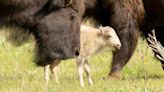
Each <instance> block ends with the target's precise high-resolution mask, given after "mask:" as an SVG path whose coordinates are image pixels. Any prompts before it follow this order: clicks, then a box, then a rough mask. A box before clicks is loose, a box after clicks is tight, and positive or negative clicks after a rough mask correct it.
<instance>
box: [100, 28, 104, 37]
mask: <svg viewBox="0 0 164 92" xmlns="http://www.w3.org/2000/svg"><path fill="white" fill-rule="evenodd" d="M103 34H104V30H103V27H99V35H103Z"/></svg>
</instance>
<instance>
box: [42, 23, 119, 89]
mask: <svg viewBox="0 0 164 92" xmlns="http://www.w3.org/2000/svg"><path fill="white" fill-rule="evenodd" d="M80 32H81V34H80V41H81V46H80V47H81V48H80V55H79V56H78V57H77V58H76V62H77V71H78V76H79V81H80V84H81V86H82V87H84V82H83V70H85V72H86V74H87V78H88V82H89V84H90V85H91V84H92V79H91V74H90V67H89V65H88V64H89V63H88V58H89V57H91V56H92V55H94V54H96V53H98V52H99V51H100V50H102V49H103V48H105V47H109V48H111V49H112V50H116V49H120V48H121V42H120V40H119V38H118V36H117V34H116V32H115V30H114V29H113V28H111V27H109V26H106V27H99V29H96V28H93V27H90V26H85V25H81V31H80ZM59 63H60V61H55V62H54V63H53V64H51V65H47V66H45V79H46V81H47V82H48V80H49V75H48V68H50V70H51V72H52V74H53V77H54V79H55V80H57V81H58V77H57V73H56V69H57V66H58V64H59Z"/></svg>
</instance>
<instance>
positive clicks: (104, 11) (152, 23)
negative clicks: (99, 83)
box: [0, 0, 164, 83]
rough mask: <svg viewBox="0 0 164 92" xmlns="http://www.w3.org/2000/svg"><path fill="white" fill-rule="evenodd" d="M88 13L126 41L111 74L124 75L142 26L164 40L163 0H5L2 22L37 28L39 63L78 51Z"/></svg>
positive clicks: (1, 7) (1, 6)
mask: <svg viewBox="0 0 164 92" xmlns="http://www.w3.org/2000/svg"><path fill="white" fill-rule="evenodd" d="M89 18H91V19H93V20H94V21H95V25H102V26H111V27H112V28H113V29H114V30H115V31H116V33H117V35H118V38H119V40H120V42H121V48H120V49H119V50H116V51H113V59H112V66H111V70H110V72H109V74H108V76H112V77H119V76H120V72H121V70H122V68H123V67H124V66H125V65H126V64H127V63H128V61H129V59H130V58H131V56H132V54H133V52H134V50H135V48H136V45H137V40H138V37H139V32H141V33H142V34H143V36H144V37H145V38H146V37H148V34H149V33H150V32H151V30H152V29H155V30H156V37H157V40H158V41H160V43H161V44H162V45H164V38H163V37H162V36H163V35H164V31H163V30H164V0H0V27H2V26H4V25H15V26H18V27H21V28H23V29H25V30H26V31H28V32H30V33H31V34H33V35H34V37H35V40H36V60H35V61H36V63H37V64H38V65H40V66H46V65H48V64H52V63H55V62H56V61H58V60H63V59H68V58H74V57H77V56H79V55H80V53H81V52H80V25H81V23H82V20H84V19H89ZM82 39H85V38H82ZM155 54H158V53H155ZM160 61H161V64H162V67H163V69H164V61H162V60H160ZM81 83H82V82H81Z"/></svg>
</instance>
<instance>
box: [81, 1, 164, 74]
mask: <svg viewBox="0 0 164 92" xmlns="http://www.w3.org/2000/svg"><path fill="white" fill-rule="evenodd" d="M84 6H85V13H84V15H83V18H92V19H94V20H95V21H96V22H97V23H98V24H102V25H103V26H112V27H113V28H114V29H115V30H116V32H117V34H118V36H119V38H120V40H121V44H122V47H121V49H120V50H118V51H116V52H113V61H112V68H111V71H110V73H109V75H110V76H113V77H119V76H120V75H119V74H120V71H121V70H122V68H123V67H124V66H125V65H126V64H127V62H128V61H129V59H130V58H131V56H132V54H133V52H134V50H135V48H136V45H137V38H138V33H139V30H141V32H142V33H143V34H144V35H145V37H147V35H148V33H150V31H151V30H152V29H153V28H154V29H156V30H157V31H156V32H157V33H156V34H157V39H158V40H159V41H160V42H161V43H162V45H164V38H163V37H162V35H164V31H162V30H164V0H84ZM162 64H163V65H164V63H162ZM163 69H164V66H163Z"/></svg>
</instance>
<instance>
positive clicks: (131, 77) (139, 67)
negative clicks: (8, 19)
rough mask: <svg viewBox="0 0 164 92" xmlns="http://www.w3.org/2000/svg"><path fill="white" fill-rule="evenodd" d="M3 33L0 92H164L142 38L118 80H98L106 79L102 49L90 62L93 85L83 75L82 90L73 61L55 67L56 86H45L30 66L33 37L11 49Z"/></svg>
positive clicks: (107, 56) (106, 56) (106, 54)
mask: <svg viewBox="0 0 164 92" xmlns="http://www.w3.org/2000/svg"><path fill="white" fill-rule="evenodd" d="M4 30H5V31H6V30H9V29H8V28H2V29H1V31H0V92H164V71H163V70H162V67H161V64H160V62H159V61H158V60H157V59H155V58H154V54H153V53H152V51H151V49H150V48H149V47H148V46H147V45H146V41H145V40H143V39H142V38H140V39H139V41H138V43H139V44H138V45H137V48H136V50H135V53H134V54H133V57H132V58H131V59H130V62H129V63H128V64H127V65H126V67H124V69H123V70H122V79H120V80H116V79H112V78H109V79H105V80H103V79H102V78H103V77H106V76H107V75H108V73H109V70H110V65H111V59H112V53H111V52H110V51H108V49H105V50H103V51H102V52H100V53H99V54H97V55H95V56H94V57H92V58H90V60H89V61H90V66H91V74H92V78H93V83H94V84H93V85H92V86H89V85H88V83H87V78H86V74H84V82H85V87H84V88H82V87H81V86H80V84H79V81H78V76H77V70H76V63H75V60H74V59H70V60H64V61H62V63H61V64H60V65H59V69H58V76H59V83H56V82H55V81H54V80H53V79H51V78H50V81H49V83H48V85H46V84H45V80H44V74H43V72H44V70H43V67H38V66H36V65H35V63H34V61H35V60H34V49H35V41H34V39H33V37H31V38H28V37H27V38H26V41H25V43H24V44H22V45H19V44H17V45H18V46H15V44H12V43H13V42H14V40H11V39H9V37H8V36H9V35H10V34H9V33H8V32H4ZM18 36H20V35H18ZM16 37H17V36H16ZM50 77H51V76H50Z"/></svg>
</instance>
